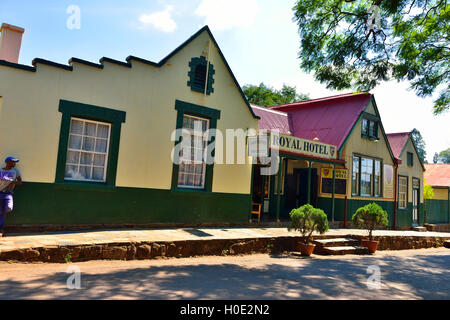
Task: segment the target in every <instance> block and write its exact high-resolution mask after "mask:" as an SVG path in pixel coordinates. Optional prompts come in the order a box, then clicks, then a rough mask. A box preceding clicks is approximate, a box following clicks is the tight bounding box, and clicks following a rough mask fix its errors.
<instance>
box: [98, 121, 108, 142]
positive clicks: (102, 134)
mask: <svg viewBox="0 0 450 320" xmlns="http://www.w3.org/2000/svg"><path fill="white" fill-rule="evenodd" d="M108 136H109V126H106V125H102V124H99V125H98V128H97V137H98V138H104V139H107V138H108Z"/></svg>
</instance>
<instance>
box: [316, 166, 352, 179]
mask: <svg viewBox="0 0 450 320" xmlns="http://www.w3.org/2000/svg"><path fill="white" fill-rule="evenodd" d="M320 171H321V176H322V178H326V179H333V169H332V168H322V169H321V170H320ZM335 178H336V179H345V180H347V178H348V170H347V169H336V176H335Z"/></svg>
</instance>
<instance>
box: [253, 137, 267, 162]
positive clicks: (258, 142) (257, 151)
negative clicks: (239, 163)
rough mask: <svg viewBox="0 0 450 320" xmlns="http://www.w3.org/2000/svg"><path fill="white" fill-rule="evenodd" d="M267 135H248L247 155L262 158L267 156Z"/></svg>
mask: <svg viewBox="0 0 450 320" xmlns="http://www.w3.org/2000/svg"><path fill="white" fill-rule="evenodd" d="M267 138H268V137H267V136H264V135H261V136H256V137H248V156H249V157H254V158H262V157H268V156H269V141H268V139H267Z"/></svg>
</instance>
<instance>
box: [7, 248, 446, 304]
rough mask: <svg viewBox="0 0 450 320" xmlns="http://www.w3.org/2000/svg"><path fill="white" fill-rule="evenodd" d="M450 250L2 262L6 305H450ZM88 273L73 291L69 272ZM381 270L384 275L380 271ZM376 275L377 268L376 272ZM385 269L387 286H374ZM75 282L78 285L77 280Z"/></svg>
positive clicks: (382, 276) (381, 284)
mask: <svg viewBox="0 0 450 320" xmlns="http://www.w3.org/2000/svg"><path fill="white" fill-rule="evenodd" d="M449 266H450V250H449V249H445V248H439V249H423V250H405V251H378V252H377V253H376V254H375V255H373V256H356V255H348V256H339V257H336V256H335V257H325V256H313V257H311V258H304V257H301V256H299V255H298V254H295V253H292V254H284V255H266V254H256V255H248V256H227V257H197V258H183V259H160V260H146V261H90V262H83V263H77V264H43V263H33V264H22V263H20V264H19V263H7V262H2V263H0V299H2V300H5V299H194V300H196V299H207V300H208V299H232V300H233V299H249V300H259V299H283V300H285V299H352V300H356V299H401V300H405V299H446V300H448V299H450V281H449V279H450V268H449ZM69 267H77V268H79V270H80V271H81V289H79V290H69V289H67V279H68V278H69V277H70V276H71V275H70V274H67V273H66V271H67V269H68V268H69ZM378 268H379V269H378ZM368 270H369V271H371V270H375V273H373V272H369V273H368ZM377 270H379V271H380V280H381V281H380V282H379V286H377V282H376V279H375V280H374V281H369V287H368V278H371V279H372V278H373V277H374V276H376V275H377V272H376V271H377ZM72 283H74V282H72Z"/></svg>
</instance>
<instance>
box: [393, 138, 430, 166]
mask: <svg viewBox="0 0 450 320" xmlns="http://www.w3.org/2000/svg"><path fill="white" fill-rule="evenodd" d="M411 136H412V131H411V132H410V133H409V136H408V139H407V140H406V142H405V145H404V146H403V148H402V151H401V152H400V155H399V156H398V157H399V158H401V157H402V155H403V152H404V151H405V149H406V146H407V145H408V141H409V140H411V143H412V145H413V147H414V151H415V152H416V155H417V158H418V159H419V162H420V165H421V166H422V170H423V171H425V165H424V164H423V162H422V159H420V155H419V151H417V147H416V144H415V143H414V140H413V139H412V138H411Z"/></svg>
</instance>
